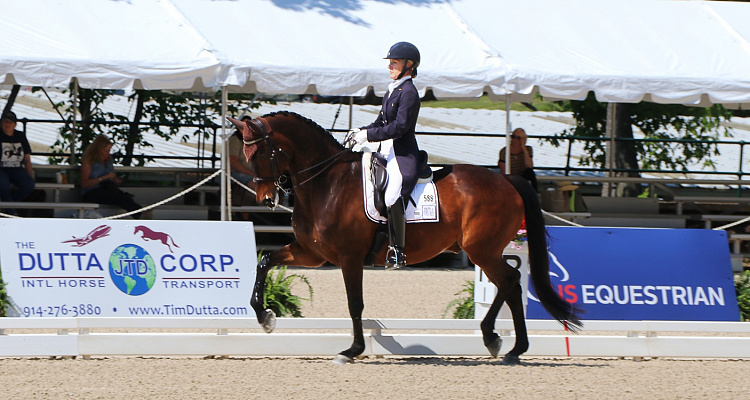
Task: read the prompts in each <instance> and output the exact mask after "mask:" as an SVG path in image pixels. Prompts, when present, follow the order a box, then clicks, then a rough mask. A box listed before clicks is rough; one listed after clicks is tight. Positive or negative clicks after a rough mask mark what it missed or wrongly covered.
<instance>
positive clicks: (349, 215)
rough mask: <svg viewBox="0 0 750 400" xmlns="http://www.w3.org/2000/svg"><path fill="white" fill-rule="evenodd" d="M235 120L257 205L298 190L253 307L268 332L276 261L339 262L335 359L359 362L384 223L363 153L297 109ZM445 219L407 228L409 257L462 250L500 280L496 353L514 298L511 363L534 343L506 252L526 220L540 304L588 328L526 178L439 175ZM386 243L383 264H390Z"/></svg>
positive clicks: (491, 323)
mask: <svg viewBox="0 0 750 400" xmlns="http://www.w3.org/2000/svg"><path fill="white" fill-rule="evenodd" d="M229 120H230V121H231V122H232V123H233V124H234V125H235V126H236V127H237V128H238V129H239V130H240V132H242V134H243V141H244V143H245V147H244V149H243V150H244V152H245V156H246V157H248V159H249V160H250V162H251V164H252V166H253V168H254V171H255V177H254V180H255V182H256V186H257V187H256V198H257V201H258V204H263V205H266V206H268V207H271V208H274V207H276V206H277V205H278V199H279V191H282V190H285V184H287V180H288V179H291V183H292V187H293V190H294V195H295V202H294V211H293V213H292V229H293V231H294V237H295V240H294V241H293V242H292V243H290V244H288V245H286V246H284V247H282V248H281V249H279V250H276V251H273V252H270V253H266V254H264V255H263V256H262V257H261V259H260V260H259V261H258V264H257V267H256V277H255V285H254V286H253V293H252V295H251V298H250V305H251V307H252V308H253V310H254V311H255V314H256V318H257V320H258V323H259V324H260V325H261V326H262V327H263V329H264V330H265V331H266V332H269V333H270V332H272V331H273V330H274V328H275V326H276V316H275V314H274V313H273V311H271V310H270V309H266V308H265V305H264V303H263V295H264V291H265V280H266V276H267V274H268V271H269V269H270V268H272V267H273V266H277V265H293V266H303V267H318V266H321V265H323V264H324V263H326V262H328V263H331V264H333V265H336V266H339V267H340V268H341V271H342V274H343V277H344V285H345V287H346V295H347V301H348V307H349V314H350V317H351V320H352V327H353V342H352V345H351V347H349V348H348V349H346V350H343V351H341V352H340V353H339V354H338V355H336V356H335V358H334V360H333V362H334V363H337V364H345V363H350V362H353V361H354V359H355V358H356V357H357V356H359V355H361V354H362V353H363V352H364V350H365V340H364V333H363V329H362V311H363V309H364V302H363V298H362V275H363V268H364V260H365V259H366V257H367V255H368V253H369V252H370V246H371V244H372V243H373V240H374V237H375V235H376V230H377V228H378V226H377V224H376V223H374V222H371V221H370V220H369V219H368V218H367V217H366V216H365V212H364V205H363V202H364V200H363V195H362V190H363V183H362V172H361V169H362V153H361V152H355V151H352V150H350V149H348V148H346V147H344V146H343V145H342V144H341V143H339V142H338V141H337V140H336V139H335V138H334V137H333V135H331V133H330V132H328V131H326V130H325V129H323V128H322V127H321V126H320V125H318V124H316V123H315V122H313V121H312V120H310V119H308V118H306V117H303V116H301V115H299V114H296V113H292V112H288V111H280V112H274V113H271V114H266V115H263V116H262V117H259V118H257V119H252V120H247V121H245V122H241V121H238V120H236V119H233V118H229ZM433 180H434V181H435V184H436V185H437V191H438V197H439V209H440V212H439V222H430V223H420V224H408V226H407V228H406V248H405V254H406V257H407V261H408V262H409V263H419V262H423V261H427V260H429V259H431V258H433V257H435V256H437V255H439V254H441V253H443V252H445V251H452V252H459V251H461V250H463V251H464V252H466V254H467V255H468V257H469V259H470V260H471V261H472V262H473V263H474V264H476V265H478V266H479V267H480V268H481V269H482V270H483V271H484V273H485V275H486V276H487V277H488V278H489V280H490V281H491V282H492V283H493V284H495V286H497V295H496V296H495V298H494V300H493V302H492V305H491V306H490V308H489V310H488V311H487V315H486V316H485V317H484V319H483V320H482V322H481V323H480V327H481V332H482V339H483V341H484V345H485V347H486V348H487V349H488V351H489V353H490V354H491V355H492V356H493V357H497V356H498V353H499V351H500V347H501V344H502V339H501V338H500V336H499V335H498V334H497V333H495V332H494V329H495V320H496V318H497V316H498V313H499V311H500V308H501V306H502V304H503V303H507V304H508V307H509V308H510V311H511V315H512V318H513V326H514V329H515V332H516V342H515V345H514V347H513V348H512V349H511V350H510V351H509V352H508V353H507V354H506V355H505V356H504V357H503V359H502V363H503V364H519V363H520V358H519V356H520V355H521V354H523V353H524V352H526V350H528V347H529V341H528V334H527V330H526V322H525V318H524V314H523V303H522V290H521V284H520V278H521V273H520V272H519V271H518V270H516V269H515V268H513V267H511V266H510V265H509V264H508V263H507V262H506V261H505V260H504V259H503V250H504V249H505V247H506V246H507V245H508V243H509V242H510V241H511V240H512V239H513V238H514V237H515V235H516V233H517V232H518V229H519V228H520V227H521V225H522V223H523V221H524V219H525V221H526V229H527V237H528V248H529V264H530V276H531V281H532V283H533V285H534V288H535V291H536V295H537V298H538V299H539V301H540V302H541V304H542V306H543V307H544V308H545V309H546V310H547V312H549V313H550V315H551V316H552V317H553V318H555V319H556V320H557V321H559V322H560V323H562V324H564V325H565V326H566V327H567V328H568V329H570V330H572V331H577V330H578V329H580V328H581V327H582V323H581V320H580V319H579V317H578V316H577V313H578V310H577V309H576V308H575V307H574V306H573V305H572V304H571V303H569V302H567V301H565V300H563V299H562V298H561V297H560V296H559V295H558V294H557V293H556V292H555V290H554V289H553V287H552V285H551V283H550V276H549V255H548V253H547V232H546V228H545V224H544V217H543V215H542V211H541V207H540V205H539V199H538V197H537V194H536V192H535V191H534V189H533V188H532V187H531V185H530V184H529V183H528V181H526V180H524V179H523V178H520V177H514V176H509V175H504V174H499V173H496V172H493V171H490V170H489V169H487V168H484V167H479V166H473V165H453V166H450V167H445V168H443V169H441V170H438V171H435V174H434V177H433ZM385 255H386V249H381V250H380V251H379V252H378V253H377V255H376V257H375V264H376V265H383V264H384V261H385Z"/></svg>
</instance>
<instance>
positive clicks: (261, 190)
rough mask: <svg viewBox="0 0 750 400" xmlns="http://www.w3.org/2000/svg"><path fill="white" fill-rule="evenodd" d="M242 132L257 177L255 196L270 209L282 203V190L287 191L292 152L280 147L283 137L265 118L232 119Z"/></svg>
mask: <svg viewBox="0 0 750 400" xmlns="http://www.w3.org/2000/svg"><path fill="white" fill-rule="evenodd" d="M228 119H229V121H231V122H232V124H234V126H235V127H237V129H238V130H239V131H240V133H242V141H243V142H244V144H245V146H244V148H243V153H244V155H245V157H246V158H247V161H248V162H249V163H250V165H251V167H252V168H253V171H254V172H255V177H253V182H255V198H256V201H257V202H258V204H263V205H265V206H266V207H269V208H276V206H278V205H279V190H286V188H284V184H285V183H286V175H285V174H286V173H288V172H289V161H290V158H289V155H288V153H287V152H286V151H285V150H283V149H282V148H281V147H279V144H278V143H277V142H280V141H283V140H281V139H282V138H274V139H272V136H273V131H272V129H271V127H270V125H269V124H268V122H267V121H266V120H265V119H263V118H258V119H250V120H247V121H239V120H236V119H234V118H228Z"/></svg>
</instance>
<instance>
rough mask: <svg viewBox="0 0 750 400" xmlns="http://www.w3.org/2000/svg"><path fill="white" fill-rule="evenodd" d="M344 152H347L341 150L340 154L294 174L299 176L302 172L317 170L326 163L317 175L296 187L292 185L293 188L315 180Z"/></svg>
mask: <svg viewBox="0 0 750 400" xmlns="http://www.w3.org/2000/svg"><path fill="white" fill-rule="evenodd" d="M346 152H347V150H341V151H340V152H338V153H336V154H334V155H332V156H331V157H328V158H327V159H326V160H323V161H321V162H319V163H317V164H315V165H313V166H312V167H308V168H305V169H303V170H302V171H297V172H295V173H294V175H299V174H301V173H303V172H307V171H309V170H311V169H314V168H317V167H319V166H321V165H323V164H326V163H328V164H326V165H325V166H324V167H323V168H322V169H321V170H320V171H318V172H317V173H315V174H314V175H313V176H311V177H309V178H307V179H305V180H304V181H302V182H300V183H299V184H297V185H294V187H296V188H297V187H300V186H302V185H304V184H305V183H307V182H310V181H311V180H313V179H315V177H317V176H318V175H320V174H322V173H323V171H325V170H327V169H328V168H329V167H330V166H331V165H333V164H334V162H335V161H336V159H337V158H339V157H341V156H342V155H343V154H344V153H346Z"/></svg>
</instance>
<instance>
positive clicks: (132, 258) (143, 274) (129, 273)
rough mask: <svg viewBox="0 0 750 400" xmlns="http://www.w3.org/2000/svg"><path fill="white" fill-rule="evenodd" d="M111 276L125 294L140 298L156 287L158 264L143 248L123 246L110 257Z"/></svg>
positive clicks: (130, 245)
mask: <svg viewBox="0 0 750 400" xmlns="http://www.w3.org/2000/svg"><path fill="white" fill-rule="evenodd" d="M109 276H110V277H111V278H112V282H113V283H114V284H115V286H117V288H118V289H120V291H122V292H123V293H125V294H128V295H131V296H140V295H142V294H144V293H146V292H148V291H149V290H150V289H151V288H152V287H153V286H154V282H155V281H156V264H155V263H154V259H153V257H151V255H150V254H148V252H147V251H146V250H144V249H143V248H142V247H141V246H138V245H135V244H123V245H121V246H119V247H118V248H116V249H115V250H114V251H113V252H112V254H111V255H110V256H109Z"/></svg>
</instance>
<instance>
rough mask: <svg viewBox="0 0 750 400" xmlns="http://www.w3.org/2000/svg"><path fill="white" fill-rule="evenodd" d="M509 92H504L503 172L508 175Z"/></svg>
mask: <svg viewBox="0 0 750 400" xmlns="http://www.w3.org/2000/svg"><path fill="white" fill-rule="evenodd" d="M510 128H511V126H510V93H506V94H505V171H504V172H505V174H506V175H510ZM500 172H503V171H500Z"/></svg>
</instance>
